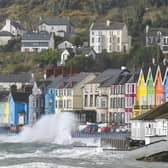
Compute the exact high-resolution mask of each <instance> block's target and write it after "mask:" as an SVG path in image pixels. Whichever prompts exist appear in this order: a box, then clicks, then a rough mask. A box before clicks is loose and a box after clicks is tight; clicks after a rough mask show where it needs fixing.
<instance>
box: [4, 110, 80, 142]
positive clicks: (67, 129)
mask: <svg viewBox="0 0 168 168" xmlns="http://www.w3.org/2000/svg"><path fill="white" fill-rule="evenodd" d="M76 125H77V122H76V118H75V116H74V115H73V114H72V113H68V112H66V113H56V114H53V115H45V116H43V117H42V118H41V119H40V120H39V121H37V122H36V123H35V124H34V125H33V126H25V127H24V128H23V131H22V132H21V133H19V134H18V135H15V136H10V137H6V138H1V140H2V141H5V142H46V143H56V144H61V145H66V144H70V143H71V132H72V131H73V130H74V129H75V128H76Z"/></svg>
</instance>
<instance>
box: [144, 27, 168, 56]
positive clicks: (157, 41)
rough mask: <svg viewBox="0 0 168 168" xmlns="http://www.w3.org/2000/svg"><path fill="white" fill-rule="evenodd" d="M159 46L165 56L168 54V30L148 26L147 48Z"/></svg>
mask: <svg viewBox="0 0 168 168" xmlns="http://www.w3.org/2000/svg"><path fill="white" fill-rule="evenodd" d="M152 45H158V46H159V47H160V49H161V50H162V52H163V54H167V53H168V29H167V28H150V27H149V26H148V25H147V26H146V46H152Z"/></svg>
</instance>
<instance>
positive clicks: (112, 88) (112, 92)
mask: <svg viewBox="0 0 168 168" xmlns="http://www.w3.org/2000/svg"><path fill="white" fill-rule="evenodd" d="M114 92H115V90H114V85H112V86H111V94H112V95H113V94H114Z"/></svg>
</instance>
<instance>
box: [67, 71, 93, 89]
mask: <svg viewBox="0 0 168 168" xmlns="http://www.w3.org/2000/svg"><path fill="white" fill-rule="evenodd" d="M90 74H91V73H87V72H80V73H78V74H74V75H73V76H71V77H70V78H69V79H68V80H67V81H66V82H67V84H66V85H65V88H73V87H74V86H75V85H76V84H78V83H79V82H81V81H82V80H84V79H85V78H86V77H87V76H88V75H90Z"/></svg>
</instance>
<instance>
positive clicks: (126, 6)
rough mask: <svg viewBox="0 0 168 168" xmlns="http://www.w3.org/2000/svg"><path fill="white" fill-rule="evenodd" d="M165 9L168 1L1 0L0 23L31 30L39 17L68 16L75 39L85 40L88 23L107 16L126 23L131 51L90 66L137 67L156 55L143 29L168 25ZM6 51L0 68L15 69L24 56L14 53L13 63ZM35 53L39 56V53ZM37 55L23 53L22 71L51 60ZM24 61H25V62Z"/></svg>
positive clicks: (167, 13) (113, 55)
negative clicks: (18, 23)
mask: <svg viewBox="0 0 168 168" xmlns="http://www.w3.org/2000/svg"><path fill="white" fill-rule="evenodd" d="M167 9H168V0H141V1H140V0H0V23H1V25H2V24H3V22H4V20H5V18H11V19H14V20H20V21H21V22H22V24H23V25H24V27H26V28H27V29H28V30H30V31H32V30H36V29H37V25H38V23H39V19H40V17H57V16H64V17H71V19H72V23H73V26H74V27H75V33H76V34H77V36H78V38H76V39H79V41H86V40H88V39H89V33H88V31H89V26H90V24H91V23H92V22H94V21H102V20H106V19H110V20H111V21H120V22H125V23H126V24H127V26H128V30H129V34H130V35H131V36H132V44H133V49H132V51H131V52H130V54H129V55H126V56H125V55H123V54H121V55H119V56H118V55H117V59H116V58H115V56H116V55H115V54H112V56H111V55H107V56H106V57H100V58H99V60H96V61H95V62H94V65H93V64H89V65H90V66H96V67H98V66H97V65H99V67H100V66H101V67H103V68H106V67H110V66H113V65H114V66H115V65H117V66H120V65H121V64H124V65H127V66H132V65H133V64H135V65H136V66H137V67H138V66H141V65H142V63H143V62H144V61H149V59H150V60H151V57H153V56H154V57H155V56H157V52H158V51H157V49H156V48H153V49H146V48H145V47H144V30H145V26H146V24H148V25H151V26H152V27H157V26H160V27H168V10H167ZM6 51H8V47H7V48H6V49H5V50H4V49H3V50H1V52H0V61H1V62H0V63H1V68H0V70H1V71H5V72H6V71H7V72H13V71H17V70H18V66H17V65H19V64H20V61H21V60H22V59H23V58H22V55H23V54H21V53H19V52H15V54H14V55H15V59H14V60H15V62H14V63H13V61H11V57H13V54H12V52H8V53H6ZM44 55H45V54H44ZM46 55H47V56H44V57H47V58H50V57H48V53H47V54H46ZM51 55H52V54H51ZM37 56H38V57H39V55H38V54H37ZM37 56H30V57H28V56H26V61H28V64H27V68H23V70H24V71H29V70H32V69H33V70H34V69H35V71H39V69H38V66H37V63H39V65H40V67H42V68H44V67H45V66H47V65H48V64H49V63H50V62H49V61H48V60H47V61H46V58H43V59H35V58H36V57H37ZM42 57H43V56H41V57H40V58H42ZM20 58H21V59H20ZM128 58H129V59H128ZM83 59H84V58H82V57H81V58H80V59H79V58H78V60H76V59H74V60H72V61H71V62H70V64H72V65H73V64H75V63H76V64H77V63H78V62H80V61H81V62H83ZM44 60H45V61H44ZM127 60H129V62H128V61H127ZM26 61H25V60H24V62H26ZM38 61H40V62H38ZM90 61H93V60H85V62H86V63H87V62H90ZM115 61H117V63H116V62H115ZM44 62H45V63H44ZM102 62H103V65H102ZM92 63H93V62H92ZM25 64H26V63H25ZM41 65H43V66H41ZM89 65H88V66H89ZM14 66H15V67H14ZM19 66H20V65H19ZM86 67H87V66H86ZM87 68H89V67H87ZM103 68H102V69H103ZM85 69H86V68H85ZM89 69H91V68H89ZM92 69H94V67H93V68H92ZM82 70H83V69H82ZM95 70H97V69H95Z"/></svg>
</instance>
